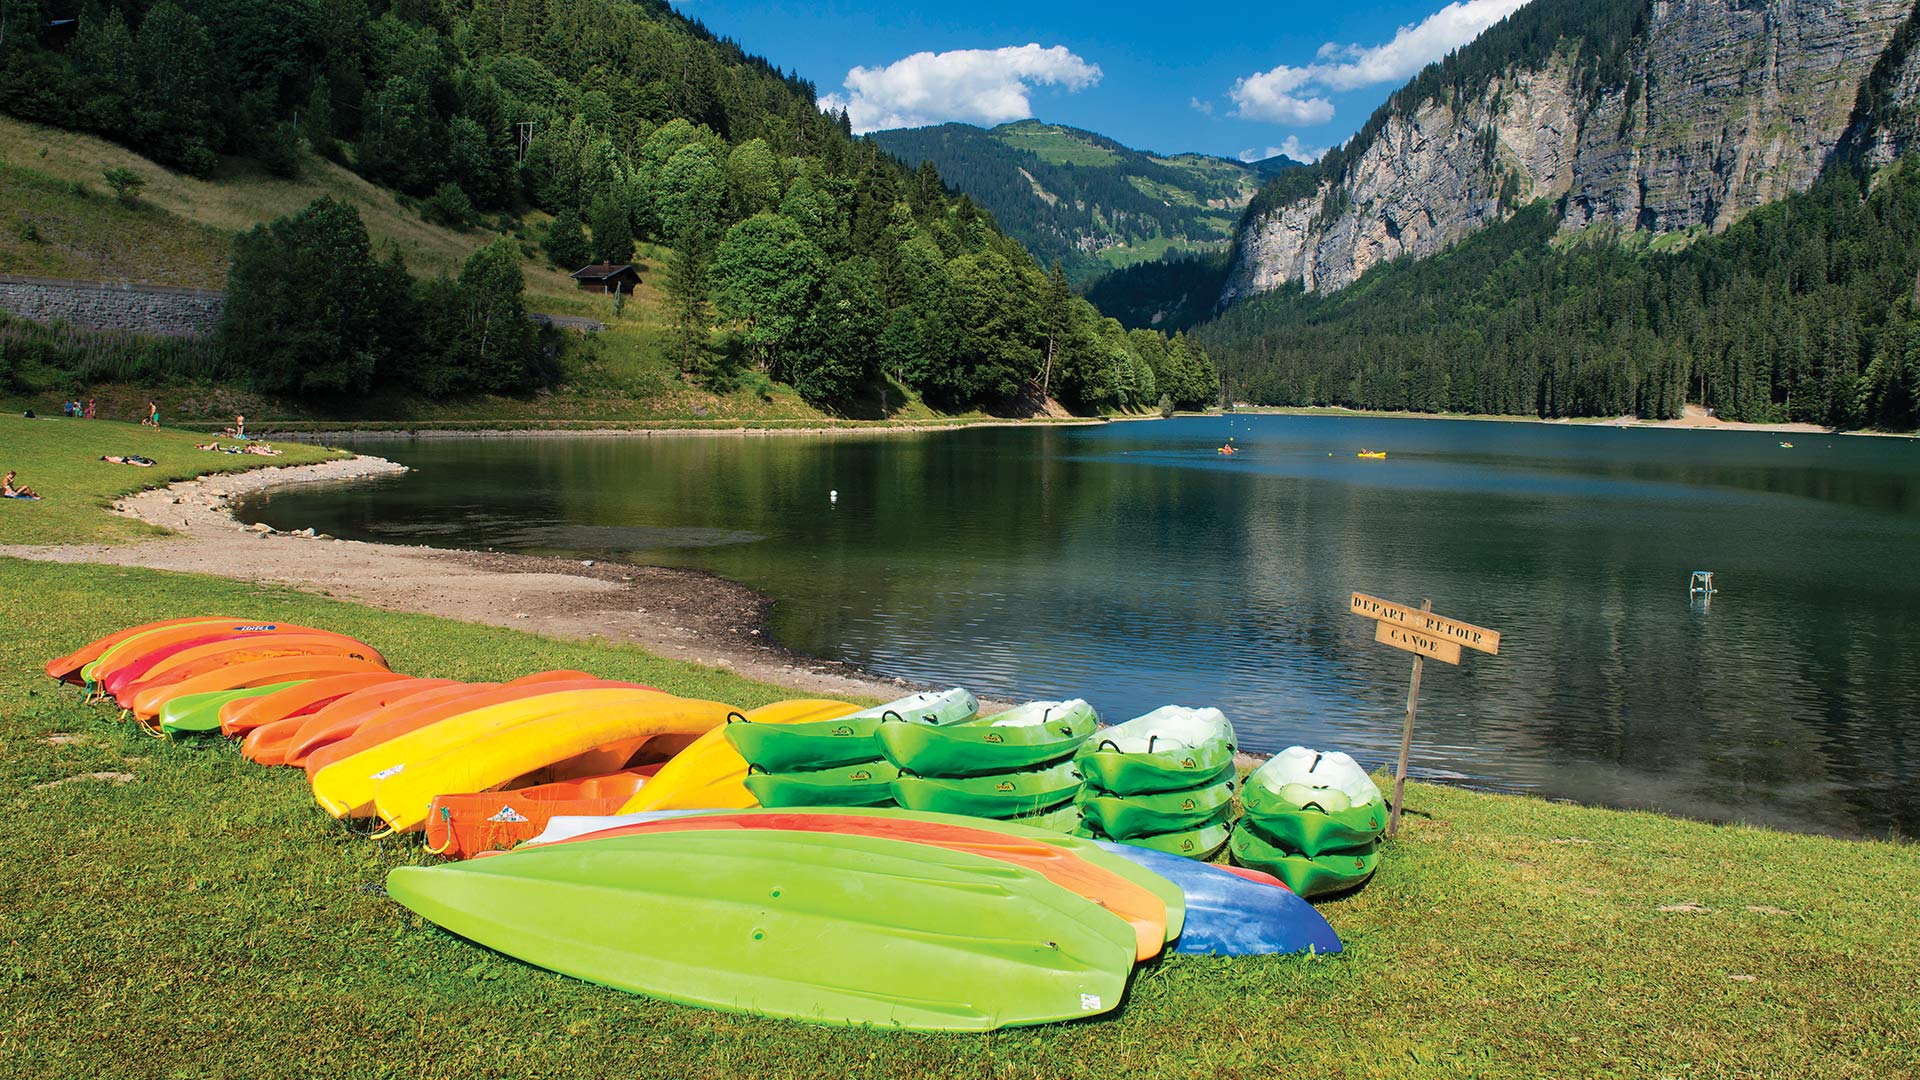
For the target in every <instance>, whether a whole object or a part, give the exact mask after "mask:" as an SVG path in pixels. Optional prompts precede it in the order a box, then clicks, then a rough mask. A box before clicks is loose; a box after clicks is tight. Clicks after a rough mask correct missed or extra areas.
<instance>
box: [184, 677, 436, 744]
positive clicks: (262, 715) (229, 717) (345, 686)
mask: <svg viewBox="0 0 1920 1080" xmlns="http://www.w3.org/2000/svg"><path fill="white" fill-rule="evenodd" d="M412 678H413V676H411V675H402V674H400V673H399V672H397V671H369V672H355V673H352V674H347V675H330V676H328V677H326V678H324V679H311V680H309V681H307V682H303V683H301V684H299V685H298V686H291V687H288V688H287V689H285V690H282V691H279V692H278V693H273V694H263V695H261V696H259V697H253V698H241V699H236V700H234V701H232V702H229V703H228V704H225V705H222V706H221V707H220V734H222V735H228V736H232V737H234V738H239V737H241V736H244V735H245V734H246V733H247V732H249V731H252V730H253V729H254V728H257V727H259V726H260V725H262V724H269V723H272V722H274V721H276V720H285V719H286V718H288V717H290V716H310V715H312V714H314V713H316V712H319V711H320V710H321V709H324V708H326V707H327V706H328V705H331V704H333V703H334V702H336V701H338V700H340V699H341V698H343V697H346V696H347V695H348V694H352V693H357V692H359V691H361V690H365V689H367V688H369V687H373V686H385V685H387V684H389V683H398V682H407V681H410V680H411V679H412Z"/></svg>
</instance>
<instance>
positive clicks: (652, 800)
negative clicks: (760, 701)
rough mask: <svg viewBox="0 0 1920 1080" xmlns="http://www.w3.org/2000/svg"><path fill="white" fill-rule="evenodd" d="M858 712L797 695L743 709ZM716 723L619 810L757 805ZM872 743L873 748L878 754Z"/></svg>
mask: <svg viewBox="0 0 1920 1080" xmlns="http://www.w3.org/2000/svg"><path fill="white" fill-rule="evenodd" d="M859 711H860V706H858V705H849V704H847V703H846V702H844V701H826V700H822V699H818V698H799V699H796V700H793V701H779V702H775V703H774V704H772V705H766V706H762V707H761V708H758V709H755V710H753V711H752V712H750V713H748V714H747V719H748V720H750V721H752V722H753V723H756V724H808V723H812V722H814V721H817V720H833V719H836V718H838V717H842V716H846V715H847V714H848V713H856V712H859ZM725 736H726V728H724V727H718V728H715V729H713V730H712V731H709V732H707V733H706V734H705V735H702V736H700V737H699V738H698V739H695V740H694V741H693V745H691V746H689V747H687V748H686V749H685V750H682V751H680V752H679V753H678V754H675V755H674V756H673V760H672V761H669V762H667V763H666V764H665V765H662V766H661V767H660V771H659V772H658V773H656V774H654V777H653V779H651V780H648V781H647V782H646V784H645V785H644V786H642V787H641V788H640V790H639V791H638V792H636V793H635V794H634V796H633V798H632V799H629V800H628V801H627V804H626V805H625V806H622V807H621V808H620V811H619V812H620V813H622V814H637V813H639V812H641V811H642V810H745V809H748V808H750V807H755V806H759V805H760V803H759V800H757V799H755V798H754V797H753V793H752V792H750V791H748V790H747V784H746V780H747V762H746V759H745V758H743V757H741V756H740V751H738V750H735V749H734V748H733V744H732V743H730V742H728V741H727V740H726V737H725ZM879 752H880V751H879V749H878V744H875V749H874V753H875V754H878V753H879Z"/></svg>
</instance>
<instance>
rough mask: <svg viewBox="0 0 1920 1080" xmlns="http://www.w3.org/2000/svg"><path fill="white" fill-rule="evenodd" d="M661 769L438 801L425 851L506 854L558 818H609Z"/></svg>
mask: <svg viewBox="0 0 1920 1080" xmlns="http://www.w3.org/2000/svg"><path fill="white" fill-rule="evenodd" d="M659 769H660V766H658V765H646V766H642V767H641V768H638V769H623V770H621V771H620V772H616V773H609V774H607V775H605V776H589V777H585V778H583V779H580V780H567V781H562V782H560V783H557V784H541V785H539V786H537V787H525V788H520V789H518V790H516V791H489V792H481V793H479V794H473V795H436V796H434V799H433V805H432V806H431V807H430V808H429V809H428V811H427V850H428V851H431V852H433V853H434V854H435V855H445V856H446V857H447V858H449V859H464V858H467V857H469V856H471V855H475V854H477V853H479V852H482V851H505V850H506V849H507V848H510V847H513V846H514V845H515V844H518V843H520V842H521V841H523V840H528V839H531V838H533V837H535V836H538V835H540V832H541V830H543V829H545V828H546V827H547V822H549V821H552V820H553V819H554V818H556V817H559V816H561V815H571V814H587V815H592V816H595V817H598V816H601V815H605V814H611V813H613V812H614V811H616V810H618V809H620V807H621V806H622V805H623V804H624V803H625V802H626V801H627V800H628V799H631V798H633V795H634V792H636V791H639V790H640V787H641V785H642V784H644V783H646V781H647V778H648V777H651V776H652V775H653V774H654V773H655V772H658V771H659Z"/></svg>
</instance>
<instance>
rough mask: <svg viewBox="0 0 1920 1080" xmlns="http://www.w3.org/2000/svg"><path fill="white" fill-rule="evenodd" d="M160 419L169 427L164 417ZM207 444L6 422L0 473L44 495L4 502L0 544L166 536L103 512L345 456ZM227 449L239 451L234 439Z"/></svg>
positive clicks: (295, 447) (0, 434) (184, 435)
mask: <svg viewBox="0 0 1920 1080" xmlns="http://www.w3.org/2000/svg"><path fill="white" fill-rule="evenodd" d="M160 419H161V421H162V422H165V420H166V414H165V413H164V412H163V413H161V416H160ZM229 422H231V420H229ZM249 426H251V425H249ZM205 441H207V436H206V435H205V434H196V433H194V432H190V431H179V430H174V429H169V428H161V429H160V430H157V431H156V430H154V429H153V428H149V427H142V426H140V425H139V424H132V423H122V422H116V421H113V420H69V419H67V418H65V417H63V416H58V415H56V416H53V417H46V416H42V417H41V418H39V419H36V420H28V419H25V418H23V417H22V416H20V415H19V414H18V413H14V414H11V415H8V416H0V473H4V472H6V471H7V470H8V469H12V470H15V471H17V472H18V473H19V474H20V475H19V477H18V478H17V479H16V481H15V482H16V483H18V484H24V485H25V486H27V487H30V488H32V489H33V490H35V491H37V492H39V493H40V496H41V498H40V501H38V502H32V501H28V500H25V499H0V543H5V544H71V543H82V542H87V541H97V540H116V539H127V538H131V537H136V536H150V535H153V534H154V533H155V532H157V531H158V530H156V529H154V528H153V527H152V526H149V525H143V524H141V523H140V522H137V521H133V520H130V519H127V518H119V517H110V516H108V515H106V514H103V513H101V510H102V508H104V507H107V506H109V505H111V504H112V503H113V501H114V500H115V499H117V498H119V497H120V496H122V495H126V494H129V493H131V492H134V491H140V490H144V489H146V488H150V487H161V486H164V485H166V484H169V483H172V482H173V481H175V480H185V479H188V478H189V477H194V476H200V475H204V474H206V473H213V472H243V471H245V470H247V469H257V468H260V467H262V466H265V465H304V464H307V463H310V462H315V461H324V460H326V459H328V458H333V457H339V456H341V452H340V451H334V450H323V449H321V448H320V447H317V446H306V445H302V444H300V443H284V444H274V449H276V450H280V451H281V452H282V453H281V455H280V456H279V457H259V456H255V455H251V454H216V453H213V452H211V451H207V450H196V449H194V444H195V443H196V442H205ZM221 443H222V445H232V444H233V440H231V439H223V440H221ZM103 454H106V455H112V456H114V457H125V456H127V455H128V454H139V455H141V456H143V457H148V458H152V459H153V461H154V465H153V467H152V468H149V469H142V468H138V467H136V466H132V465H115V464H113V463H111V462H106V461H101V460H100V457H101V455H103Z"/></svg>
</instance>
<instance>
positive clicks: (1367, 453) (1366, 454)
mask: <svg viewBox="0 0 1920 1080" xmlns="http://www.w3.org/2000/svg"><path fill="white" fill-rule="evenodd" d="M1354 456H1355V457H1363V458H1372V459H1373V460H1375V461H1384V460H1386V456H1387V452H1386V451H1385V450H1362V451H1360V452H1359V453H1358V454H1355V455H1354Z"/></svg>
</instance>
